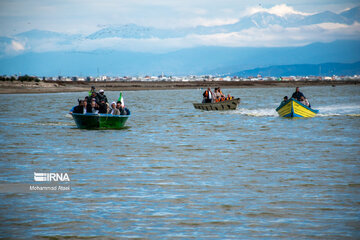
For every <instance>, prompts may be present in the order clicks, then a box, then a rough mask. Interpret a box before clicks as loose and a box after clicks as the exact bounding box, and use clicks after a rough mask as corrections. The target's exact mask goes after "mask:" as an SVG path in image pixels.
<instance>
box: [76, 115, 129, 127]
mask: <svg viewBox="0 0 360 240" xmlns="http://www.w3.org/2000/svg"><path fill="white" fill-rule="evenodd" d="M72 116H73V119H74V121H75V123H76V126H77V127H78V128H80V129H121V128H123V127H124V126H125V123H126V120H127V119H128V118H129V115H111V114H80V113H73V114H72Z"/></svg>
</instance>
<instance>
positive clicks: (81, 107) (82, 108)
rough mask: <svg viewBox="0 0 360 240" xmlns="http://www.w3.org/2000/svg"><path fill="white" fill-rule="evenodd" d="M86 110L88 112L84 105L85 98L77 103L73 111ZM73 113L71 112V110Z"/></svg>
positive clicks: (82, 111)
mask: <svg viewBox="0 0 360 240" xmlns="http://www.w3.org/2000/svg"><path fill="white" fill-rule="evenodd" d="M84 111H85V113H86V107H84V100H80V101H79V105H77V106H76V107H74V109H73V113H81V114H83V113H84ZM70 113H71V112H70Z"/></svg>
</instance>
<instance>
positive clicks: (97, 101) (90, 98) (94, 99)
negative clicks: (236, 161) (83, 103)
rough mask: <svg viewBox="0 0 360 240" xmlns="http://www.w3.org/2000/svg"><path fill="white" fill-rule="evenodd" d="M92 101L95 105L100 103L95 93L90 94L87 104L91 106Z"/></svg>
mask: <svg viewBox="0 0 360 240" xmlns="http://www.w3.org/2000/svg"><path fill="white" fill-rule="evenodd" d="M93 101H95V102H96V103H97V104H99V103H100V101H99V97H98V96H97V93H96V92H92V93H91V96H90V97H89V98H88V104H89V105H91V103H92V102H93Z"/></svg>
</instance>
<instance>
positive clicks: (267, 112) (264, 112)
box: [232, 108, 279, 117]
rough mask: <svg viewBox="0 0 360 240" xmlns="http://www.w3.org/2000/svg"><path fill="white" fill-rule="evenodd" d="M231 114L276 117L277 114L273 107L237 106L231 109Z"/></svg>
mask: <svg viewBox="0 0 360 240" xmlns="http://www.w3.org/2000/svg"><path fill="white" fill-rule="evenodd" d="M232 113H233V114H241V115H247V116H253V117H277V116H279V115H278V114H277V112H276V110H275V109H273V108H259V109H246V108H238V109H236V110H235V111H232Z"/></svg>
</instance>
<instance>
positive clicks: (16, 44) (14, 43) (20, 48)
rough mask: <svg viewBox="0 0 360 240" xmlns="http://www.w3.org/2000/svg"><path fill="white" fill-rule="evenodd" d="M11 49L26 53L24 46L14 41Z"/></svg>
mask: <svg viewBox="0 0 360 240" xmlns="http://www.w3.org/2000/svg"><path fill="white" fill-rule="evenodd" d="M11 48H12V49H13V50H14V51H24V50H25V47H24V45H22V44H21V43H19V42H16V41H14V40H12V41H11Z"/></svg>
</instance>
